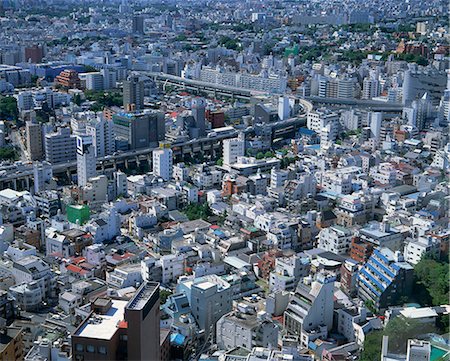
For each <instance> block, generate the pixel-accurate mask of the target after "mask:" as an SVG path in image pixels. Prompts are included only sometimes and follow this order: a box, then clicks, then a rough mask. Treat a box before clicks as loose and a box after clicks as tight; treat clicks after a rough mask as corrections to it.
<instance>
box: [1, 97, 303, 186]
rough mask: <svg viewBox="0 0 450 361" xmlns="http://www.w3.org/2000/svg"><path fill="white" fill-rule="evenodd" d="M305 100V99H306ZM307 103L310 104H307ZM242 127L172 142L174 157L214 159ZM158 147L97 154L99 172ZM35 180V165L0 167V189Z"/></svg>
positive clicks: (278, 128) (73, 165)
mask: <svg viewBox="0 0 450 361" xmlns="http://www.w3.org/2000/svg"><path fill="white" fill-rule="evenodd" d="M305 104H306V103H305ZM306 105H307V104H306ZM305 124H306V114H301V115H300V116H298V117H295V118H290V119H286V120H281V121H277V122H273V123H269V124H267V125H268V126H270V128H271V129H272V137H273V138H278V137H290V136H293V134H294V133H295V131H296V130H297V129H298V128H299V127H301V126H304V125H305ZM239 131H240V130H237V129H233V130H232V131H229V132H225V133H222V134H221V133H218V134H215V135H214V136H206V137H202V138H198V139H191V140H188V141H184V142H174V143H172V144H171V148H172V150H173V156H174V159H175V160H177V161H183V160H184V158H185V157H186V156H187V155H190V156H195V155H199V154H203V155H207V156H209V157H210V158H211V159H216V158H218V157H219V155H220V154H221V153H222V141H223V140H224V139H229V138H235V137H237V135H238V132H239ZM242 131H243V132H244V133H246V134H251V133H252V132H254V129H253V127H249V128H247V129H243V130H242ZM155 148H156V147H148V148H144V149H137V150H130V151H127V152H119V153H116V154H114V155H108V156H106V157H100V158H97V172H98V174H105V173H106V174H108V173H112V172H113V171H116V170H117V169H126V168H128V167H129V166H130V165H131V164H133V165H136V166H139V165H140V164H141V163H147V164H148V165H149V166H150V165H151V162H152V152H153V150H154V149H155ZM52 169H53V174H54V175H60V176H61V175H62V176H64V175H66V176H67V178H68V179H71V176H72V175H73V174H75V173H76V169H77V162H76V161H72V162H66V163H60V164H53V165H52ZM32 184H33V165H32V164H31V163H27V164H16V165H9V166H3V167H0V189H5V188H12V189H15V190H20V189H30V187H31V185H32Z"/></svg>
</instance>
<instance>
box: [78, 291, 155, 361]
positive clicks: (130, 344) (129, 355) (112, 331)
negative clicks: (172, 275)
mask: <svg viewBox="0 0 450 361" xmlns="http://www.w3.org/2000/svg"><path fill="white" fill-rule="evenodd" d="M91 307H92V309H93V313H91V314H90V315H89V316H88V317H87V318H86V319H85V320H84V321H83V322H82V323H81V324H80V326H78V328H77V329H76V330H75V331H74V332H73V334H72V359H73V360H75V361H76V360H160V326H159V322H160V317H159V284H158V283H155V282H145V283H143V284H142V285H141V287H139V289H138V290H137V291H136V293H135V295H134V296H133V298H132V299H131V300H130V301H123V300H116V299H113V300H111V299H108V298H97V299H96V300H95V301H93V302H92V304H91Z"/></svg>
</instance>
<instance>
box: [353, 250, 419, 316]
mask: <svg viewBox="0 0 450 361" xmlns="http://www.w3.org/2000/svg"><path fill="white" fill-rule="evenodd" d="M413 272H414V269H413V267H412V266H411V265H410V264H409V263H407V262H405V261H404V258H403V255H402V254H401V252H400V251H397V252H393V251H391V250H390V249H389V248H387V247H381V248H379V249H376V250H375V251H374V252H373V254H372V256H370V258H369V260H368V261H367V263H366V264H365V265H364V267H363V268H362V269H361V270H360V272H359V273H358V278H357V288H358V297H359V298H361V299H362V300H363V301H364V302H366V303H367V302H369V303H371V304H372V305H373V307H374V308H375V309H377V310H381V309H385V308H387V307H389V306H395V305H396V304H397V303H400V302H401V298H402V297H403V296H408V295H410V294H411V290H412V285H413Z"/></svg>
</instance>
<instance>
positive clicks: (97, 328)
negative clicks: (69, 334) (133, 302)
mask: <svg viewBox="0 0 450 361" xmlns="http://www.w3.org/2000/svg"><path fill="white" fill-rule="evenodd" d="M127 303H128V301H122V300H112V306H111V308H110V309H109V310H108V312H107V313H106V314H104V315H97V314H92V315H91V316H90V317H89V318H87V319H86V320H85V321H84V323H83V324H82V325H81V326H80V328H78V330H77V331H76V332H75V334H74V336H78V337H85V338H95V339H100V340H110V339H111V338H112V337H113V336H114V334H115V333H116V331H117V328H118V323H119V322H120V321H122V320H123V318H124V311H125V307H126V305H127Z"/></svg>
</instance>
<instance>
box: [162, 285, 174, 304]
mask: <svg viewBox="0 0 450 361" xmlns="http://www.w3.org/2000/svg"><path fill="white" fill-rule="evenodd" d="M171 295H172V292H171V291H169V290H167V289H161V291H160V292H159V298H160V303H161V305H163V304H165V303H166V301H167V299H168V298H169V296H171Z"/></svg>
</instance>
